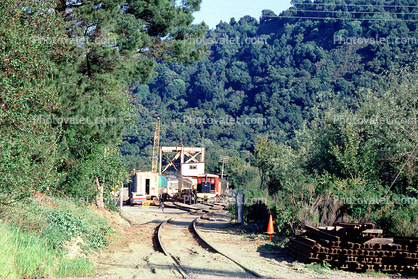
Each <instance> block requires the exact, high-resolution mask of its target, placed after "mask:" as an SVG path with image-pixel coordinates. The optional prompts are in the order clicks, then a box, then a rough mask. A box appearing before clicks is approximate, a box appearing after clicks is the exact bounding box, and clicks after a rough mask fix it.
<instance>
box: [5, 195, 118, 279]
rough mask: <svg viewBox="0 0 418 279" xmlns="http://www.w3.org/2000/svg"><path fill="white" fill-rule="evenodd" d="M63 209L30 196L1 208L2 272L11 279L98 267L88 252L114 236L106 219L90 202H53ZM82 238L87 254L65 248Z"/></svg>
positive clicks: (81, 272)
mask: <svg viewBox="0 0 418 279" xmlns="http://www.w3.org/2000/svg"><path fill="white" fill-rule="evenodd" d="M53 201H54V202H55V203H56V204H57V205H59V209H58V208H52V207H49V206H47V205H45V204H43V203H40V202H39V201H38V200H34V199H27V200H26V202H25V203H17V204H16V205H15V206H14V207H13V208H10V207H2V208H1V216H2V218H1V221H0V232H1V234H2V238H1V240H0V255H1V257H0V258H1V260H0V263H1V266H0V275H1V276H2V277H7V278H34V277H67V276H77V277H79V276H86V275H88V274H90V273H91V272H92V271H93V266H92V265H91V263H90V262H89V261H88V259H86V258H85V257H84V256H85V255H86V254H88V253H89V252H90V251H91V250H95V251H98V249H102V248H105V247H106V246H107V245H108V243H109V240H108V237H110V236H111V235H112V234H113V230H112V229H111V227H110V226H109V223H108V221H107V220H106V219H102V218H100V217H98V216H97V215H96V214H94V213H93V212H91V211H90V210H89V209H88V208H87V207H86V206H84V205H76V204H74V203H73V202H71V201H65V200H60V199H55V200H53ZM77 237H81V238H82V240H83V241H84V243H85V245H83V244H81V243H79V244H78V246H79V248H80V251H82V253H81V254H72V253H74V251H67V250H66V249H65V248H63V247H67V246H65V245H66V244H67V245H69V244H71V243H73V241H74V240H75V239H76V238H77Z"/></svg>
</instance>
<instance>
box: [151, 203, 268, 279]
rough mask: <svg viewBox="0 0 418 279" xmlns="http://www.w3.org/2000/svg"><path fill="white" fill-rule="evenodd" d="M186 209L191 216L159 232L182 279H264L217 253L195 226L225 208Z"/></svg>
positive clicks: (167, 224) (180, 217) (163, 226)
mask: <svg viewBox="0 0 418 279" xmlns="http://www.w3.org/2000/svg"><path fill="white" fill-rule="evenodd" d="M175 206H176V207H180V206H181V205H179V204H175ZM181 207H183V208H184V207H185V206H181ZM186 207H187V210H189V212H187V213H184V214H181V215H178V216H176V217H173V218H171V219H169V220H167V221H165V222H163V223H161V224H160V226H159V228H158V230H157V234H158V235H157V236H158V242H159V245H160V247H161V249H162V250H163V252H164V254H165V255H167V256H168V257H170V258H171V259H172V261H173V265H174V266H175V267H176V268H177V270H178V271H179V273H180V274H181V276H182V277H183V278H263V276H261V275H259V274H258V273H256V272H254V271H252V270H250V269H248V268H246V267H245V266H243V265H241V264H240V263H239V262H237V261H235V260H234V259H232V258H231V257H228V256H226V255H224V254H222V253H221V252H220V251H217V250H216V249H215V248H213V247H212V246H211V245H210V243H209V242H208V241H206V240H205V239H203V238H202V236H201V235H200V234H199V233H198V231H197V230H196V222H198V220H199V219H200V218H201V217H203V216H204V215H208V214H213V213H216V212H218V211H222V210H223V209H224V207H223V206H221V205H211V207H210V208H206V209H193V208H194V207H193V206H186Z"/></svg>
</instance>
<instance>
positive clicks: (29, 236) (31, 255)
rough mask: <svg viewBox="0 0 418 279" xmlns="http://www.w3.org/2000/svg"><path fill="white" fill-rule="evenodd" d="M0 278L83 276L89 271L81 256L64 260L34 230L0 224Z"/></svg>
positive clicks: (90, 269) (58, 252)
mask: <svg viewBox="0 0 418 279" xmlns="http://www.w3.org/2000/svg"><path fill="white" fill-rule="evenodd" d="M0 234H1V235H2V237H1V239H0V278H8V279H14V278H16V279H20V278H35V277H65V276H84V275H87V274H89V273H90V272H91V271H92V268H91V263H90V262H89V261H88V260H86V259H84V258H76V259H67V258H65V257H63V253H62V252H60V251H58V250H55V249H52V248H51V247H49V246H48V245H47V242H46V241H45V239H43V238H41V237H39V235H37V234H36V233H29V232H23V231H21V230H19V229H16V228H13V227H11V226H8V225H7V224H4V223H0Z"/></svg>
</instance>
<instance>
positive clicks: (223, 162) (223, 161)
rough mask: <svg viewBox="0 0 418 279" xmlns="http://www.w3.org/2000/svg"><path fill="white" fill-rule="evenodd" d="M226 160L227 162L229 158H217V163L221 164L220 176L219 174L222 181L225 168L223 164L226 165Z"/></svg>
mask: <svg viewBox="0 0 418 279" xmlns="http://www.w3.org/2000/svg"><path fill="white" fill-rule="evenodd" d="M228 160H229V156H221V157H219V162H222V174H221V178H222V179H224V166H225V163H228Z"/></svg>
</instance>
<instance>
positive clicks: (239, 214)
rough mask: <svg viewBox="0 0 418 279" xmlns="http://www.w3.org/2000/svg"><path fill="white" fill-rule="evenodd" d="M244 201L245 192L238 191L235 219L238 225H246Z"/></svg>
mask: <svg viewBox="0 0 418 279" xmlns="http://www.w3.org/2000/svg"><path fill="white" fill-rule="evenodd" d="M244 201H245V195H244V192H243V191H238V192H237V195H236V208H235V219H237V222H238V223H241V224H242V223H244Z"/></svg>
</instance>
